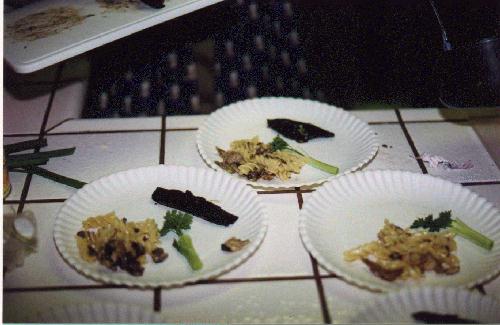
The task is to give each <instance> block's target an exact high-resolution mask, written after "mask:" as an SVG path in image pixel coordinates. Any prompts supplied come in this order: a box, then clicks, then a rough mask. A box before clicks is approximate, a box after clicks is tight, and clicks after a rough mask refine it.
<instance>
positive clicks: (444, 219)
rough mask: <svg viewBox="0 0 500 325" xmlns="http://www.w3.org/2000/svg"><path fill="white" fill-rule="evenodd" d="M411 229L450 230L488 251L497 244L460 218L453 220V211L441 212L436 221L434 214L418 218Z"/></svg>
mask: <svg viewBox="0 0 500 325" xmlns="http://www.w3.org/2000/svg"><path fill="white" fill-rule="evenodd" d="M410 228H412V229H415V228H424V229H428V230H429V231H431V232H436V231H440V230H441V229H446V228H449V229H450V231H452V232H453V233H455V234H456V235H459V236H462V237H464V238H466V239H468V240H470V241H471V242H473V243H474V244H476V245H478V246H480V247H482V248H484V249H487V250H491V249H492V248H493V245H494V243H495V242H494V241H493V240H491V239H489V238H488V237H486V236H484V235H483V234H481V233H480V232H478V231H476V230H474V229H472V228H471V227H469V226H468V225H467V224H465V223H464V222H463V221H462V220H460V219H458V218H456V219H452V218H451V211H443V212H440V213H439V217H437V218H436V219H434V218H433V216H432V214H431V215H428V216H427V217H425V218H418V219H416V220H415V221H414V222H413V223H412V225H411V226H410Z"/></svg>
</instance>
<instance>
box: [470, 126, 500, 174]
mask: <svg viewBox="0 0 500 325" xmlns="http://www.w3.org/2000/svg"><path fill="white" fill-rule="evenodd" d="M472 126H473V128H474V131H476V133H477V135H478V136H479V138H480V139H481V142H482V143H483V145H484V147H485V148H486V150H488V153H489V154H490V156H491V158H492V159H493V160H494V161H495V163H496V164H497V166H499V167H500V117H497V118H489V119H481V120H474V121H473V122H472Z"/></svg>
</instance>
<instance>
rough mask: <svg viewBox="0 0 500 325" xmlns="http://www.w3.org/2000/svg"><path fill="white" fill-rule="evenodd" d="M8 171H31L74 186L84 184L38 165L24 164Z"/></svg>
mask: <svg viewBox="0 0 500 325" xmlns="http://www.w3.org/2000/svg"><path fill="white" fill-rule="evenodd" d="M10 171H12V172H18V173H33V174H35V175H38V176H41V177H43V178H47V179H50V180H52V181H55V182H58V183H61V184H64V185H67V186H70V187H74V188H82V187H83V186H84V185H85V184H87V183H85V182H81V181H79V180H76V179H74V178H70V177H66V176H63V175H60V174H57V173H54V172H51V171H49V170H47V169H44V168H41V167H38V166H25V167H23V168H15V169H11V170H10Z"/></svg>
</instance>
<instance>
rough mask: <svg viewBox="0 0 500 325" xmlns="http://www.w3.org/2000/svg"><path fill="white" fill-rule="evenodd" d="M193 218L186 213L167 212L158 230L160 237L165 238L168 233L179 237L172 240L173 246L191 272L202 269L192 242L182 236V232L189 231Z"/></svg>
mask: <svg viewBox="0 0 500 325" xmlns="http://www.w3.org/2000/svg"><path fill="white" fill-rule="evenodd" d="M192 222H193V216H192V215H190V214H188V213H183V212H180V211H177V210H171V211H167V212H166V213H165V217H164V218H163V227H162V228H161V229H160V231H159V232H160V235H161V236H165V235H166V234H168V233H169V232H170V231H173V232H175V233H176V234H177V236H178V237H179V238H178V239H177V240H176V239H174V243H173V246H174V247H175V249H177V251H179V253H181V254H182V255H183V256H184V257H185V258H186V259H187V261H188V263H189V265H190V266H191V268H192V269H193V270H195V271H196V270H200V269H201V268H202V267H203V262H202V261H201V259H200V257H199V256H198V253H196V250H195V248H194V246H193V241H192V240H191V237H190V236H189V235H188V234H184V233H183V232H184V230H189V229H191V223H192Z"/></svg>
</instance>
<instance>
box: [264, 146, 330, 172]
mask: <svg viewBox="0 0 500 325" xmlns="http://www.w3.org/2000/svg"><path fill="white" fill-rule="evenodd" d="M271 150H272V151H288V152H292V153H295V154H297V155H300V156H302V157H304V158H305V159H306V163H307V164H308V165H310V166H312V167H314V168H317V169H320V170H322V171H325V172H327V173H330V174H333V175H337V174H338V172H339V168H338V167H336V166H332V165H329V164H327V163H324V162H322V161H319V160H317V159H314V158H313V157H311V156H309V155H307V154H306V153H304V152H300V151H299V150H297V149H295V148H293V147H291V146H290V145H289V144H288V143H287V142H286V141H285V140H283V139H282V138H281V137H280V136H276V137H274V139H273V141H272V142H271Z"/></svg>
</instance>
